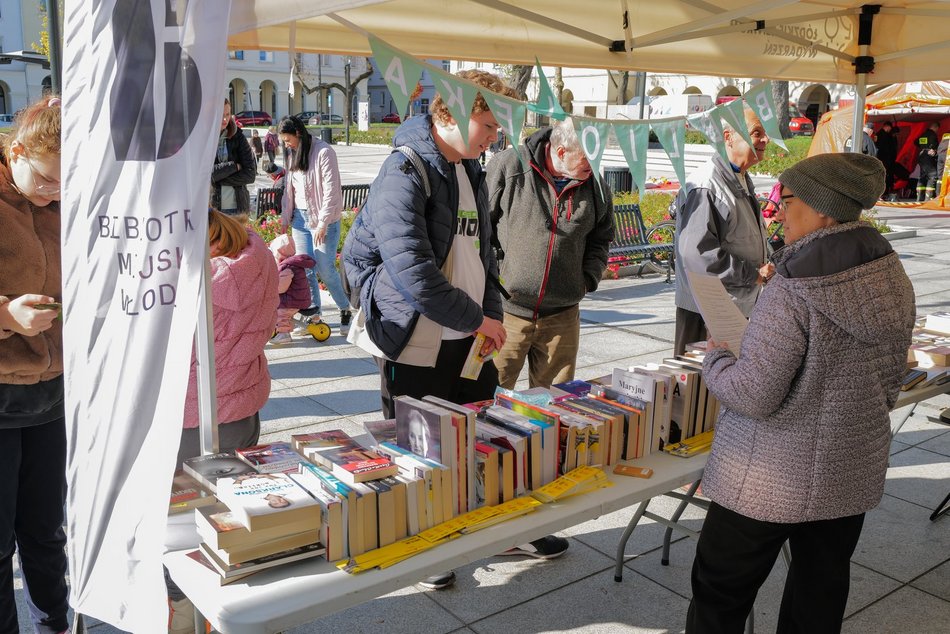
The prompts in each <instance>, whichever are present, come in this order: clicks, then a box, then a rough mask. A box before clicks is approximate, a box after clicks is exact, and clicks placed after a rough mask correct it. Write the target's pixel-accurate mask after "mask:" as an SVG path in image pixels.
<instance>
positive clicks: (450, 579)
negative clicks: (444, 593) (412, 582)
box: [419, 570, 455, 590]
mask: <svg viewBox="0 0 950 634" xmlns="http://www.w3.org/2000/svg"><path fill="white" fill-rule="evenodd" d="M419 585H420V586H422V587H423V588H429V589H430V590H442V589H444V588H448V587H449V586H453V585H455V571H454V570H449V571H448V572H443V573H441V574H438V575H432V576H431V577H426V578H425V579H423V580H422V581H420V582H419Z"/></svg>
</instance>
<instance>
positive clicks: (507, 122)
mask: <svg viewBox="0 0 950 634" xmlns="http://www.w3.org/2000/svg"><path fill="white" fill-rule="evenodd" d="M482 97H483V98H484V99H485V103H487V104H488V107H489V108H490V109H491V112H492V114H493V115H495V119H496V120H497V121H498V124H499V125H500V126H501V129H502V130H504V131H505V134H507V135H508V138H509V139H510V140H511V145H512V146H513V147H514V148H515V151H516V152H517V151H518V146H519V145H520V140H521V131H522V130H523V129H524V120H525V114H526V112H527V106H526V105H525V103H524V102H523V101H518V100H517V99H511V98H509V97H503V96H501V95H499V94H497V93H494V92H490V91H485V92H483V93H482ZM518 158H521V152H518ZM523 162H524V161H523V160H522V163H523Z"/></svg>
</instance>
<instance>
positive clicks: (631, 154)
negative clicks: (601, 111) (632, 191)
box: [613, 123, 650, 197]
mask: <svg viewBox="0 0 950 634" xmlns="http://www.w3.org/2000/svg"><path fill="white" fill-rule="evenodd" d="M613 127H614V135H615V136H616V137H617V143H619V144H620V149H621V150H623V155H624V157H625V158H626V159H627V167H629V168H630V175H631V176H632V177H633V182H634V183H635V184H636V186H637V191H638V192H640V196H641V197H642V196H643V194H644V193H645V192H646V182H647V146H648V144H649V143H650V125H649V124H647V123H614V124H613Z"/></svg>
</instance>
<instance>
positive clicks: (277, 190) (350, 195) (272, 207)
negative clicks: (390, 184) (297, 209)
mask: <svg viewBox="0 0 950 634" xmlns="http://www.w3.org/2000/svg"><path fill="white" fill-rule="evenodd" d="M342 190H343V211H353V210H355V209H359V208H360V205H362V204H363V201H365V200H366V196H367V195H369V185H368V184H363V185H344V186H343V187H342ZM283 197H284V188H283V187H261V188H260V189H258V190H257V217H258V218H263V217H264V215H265V214H268V213H275V214H279V213H280V203H281V199H282V198H283Z"/></svg>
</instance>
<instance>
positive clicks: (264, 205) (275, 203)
mask: <svg viewBox="0 0 950 634" xmlns="http://www.w3.org/2000/svg"><path fill="white" fill-rule="evenodd" d="M283 197H284V188H283V187H260V188H258V190H257V216H256V218H257V220H263V219H264V216H265V215H267V214H277V215H280V201H281V199H283Z"/></svg>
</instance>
